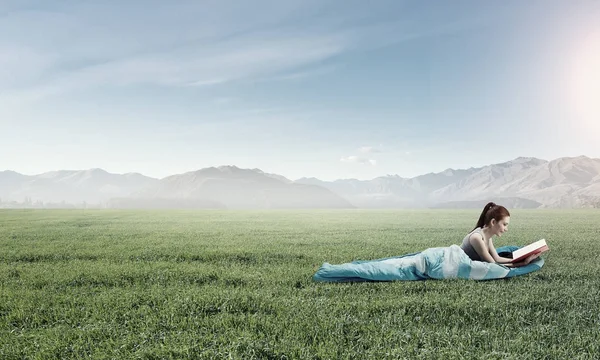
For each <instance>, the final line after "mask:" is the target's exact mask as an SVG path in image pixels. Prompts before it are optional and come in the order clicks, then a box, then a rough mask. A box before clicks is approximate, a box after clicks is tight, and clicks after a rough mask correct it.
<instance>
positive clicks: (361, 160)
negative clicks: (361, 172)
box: [340, 155, 377, 166]
mask: <svg viewBox="0 0 600 360" xmlns="http://www.w3.org/2000/svg"><path fill="white" fill-rule="evenodd" d="M340 161H341V162H345V163H355V164H365V165H371V166H375V165H377V161H376V160H374V159H369V158H366V157H363V156H356V155H351V156H344V157H342V158H341V159H340Z"/></svg>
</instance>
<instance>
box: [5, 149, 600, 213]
mask: <svg viewBox="0 0 600 360" xmlns="http://www.w3.org/2000/svg"><path fill="white" fill-rule="evenodd" d="M40 201H41V202H44V203H52V204H56V203H61V202H62V203H70V204H75V205H78V206H81V204H83V203H87V204H98V205H99V206H102V207H116V208H239V209H253V208H256V209H268V208H277V209H281V208H352V207H358V208H422V207H431V208H478V207H482V206H483V204H485V203H487V202H488V201H496V202H498V203H502V204H506V205H507V206H509V207H511V208H539V207H552V208H572V207H600V159H593V158H589V157H586V156H579V157H563V158H559V159H555V160H552V161H546V160H541V159H537V158H531V157H519V158H516V159H514V160H511V161H507V162H504V163H499V164H492V165H487V166H483V167H479V168H469V169H459V170H455V169H446V170H444V171H442V172H439V173H428V174H424V175H420V176H416V177H413V178H403V177H400V176H398V175H386V176H381V177H377V178H374V179H372V180H357V179H339V180H335V181H322V180H319V179H316V178H301V179H297V180H295V181H292V180H290V179H287V178H285V177H284V176H281V175H278V174H269V173H265V172H263V171H262V170H260V169H240V168H238V167H236V166H220V167H210V168H204V169H200V170H197V171H191V172H187V173H184V174H177V175H172V176H168V177H165V178H163V179H154V178H150V177H147V176H144V175H142V174H139V173H128V174H111V173H108V172H106V171H104V170H102V169H89V170H61V171H53V172H47V173H43V174H39V175H22V174H19V173H16V172H14V171H1V172H0V207H2V206H3V204H4V205H6V204H9V205H10V206H20V205H19V204H25V205H27V204H31V203H36V202H40Z"/></svg>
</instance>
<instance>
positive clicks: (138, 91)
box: [0, 0, 600, 180]
mask: <svg viewBox="0 0 600 360" xmlns="http://www.w3.org/2000/svg"><path fill="white" fill-rule="evenodd" d="M598 19H600V2H599V1H577V0H575V1H552V0H544V1H475V0H473V1H399V0H395V1H385V0H378V1H374V2H369V3H367V2H365V1H325V0H319V1H312V0H301V1H300V0H289V1H260V0H259V1H252V2H249V1H224V0H219V1H185V0H181V1H176V2H166V1H127V0H123V1H97V2H89V1H88V2H83V1H67V0H64V1H50V0H44V1H33V0H32V1H27V0H8V1H7V0H4V1H2V2H0V137H1V139H2V141H0V153H1V154H3V155H2V156H0V170H8V169H10V170H14V171H18V172H21V173H25V174H38V173H42V172H45V171H51V170H58V169H89V168H103V169H105V170H107V171H110V172H115V173H125V172H140V173H143V174H145V175H148V176H153V177H158V178H160V177H164V176H167V175H171V174H176V173H183V172H186V171H192V170H197V169H200V168H204V167H209V166H219V165H236V166H238V167H242V168H260V169H261V170H263V171H265V172H271V173H278V174H281V175H284V176H287V177H289V178H291V179H296V178H299V177H303V176H306V177H312V176H314V177H318V178H320V179H323V180H333V179H338V178H358V179H372V178H374V177H377V176H382V175H387V174H397V175H400V176H404V177H412V176H416V175H420V174H424V173H427V172H438V171H443V170H444V169H446V168H468V167H471V166H482V165H486V164H490V163H497V162H503V161H507V160H511V159H513V158H516V157H519V156H534V157H539V158H542V159H547V160H552V159H555V158H558V157H563V156H578V155H587V156H590V157H600V143H599V142H598V141H597V138H598V135H600V125H599V124H600V106H599V105H598V104H600V95H598V94H600V85H599V84H600V21H598Z"/></svg>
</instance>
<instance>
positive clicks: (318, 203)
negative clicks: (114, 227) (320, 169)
mask: <svg viewBox="0 0 600 360" xmlns="http://www.w3.org/2000/svg"><path fill="white" fill-rule="evenodd" d="M134 196H135V197H140V198H157V199H159V198H161V199H165V198H166V199H203V200H208V201H212V202H214V203H216V204H222V205H224V206H225V207H227V208H242V209H244V208H247V209H251V208H259V209H263V208H267V209H269V208H352V207H354V206H353V205H352V204H351V203H350V202H348V201H347V200H345V199H343V198H342V197H340V196H338V195H336V194H334V193H333V192H331V191H329V190H328V189H325V188H323V187H320V186H314V185H306V184H296V183H293V182H291V181H290V180H288V179H286V178H284V177H282V176H273V175H272V174H265V173H263V172H262V171H260V170H256V169H255V170H249V169H240V168H238V167H235V166H221V167H218V168H215V167H211V168H206V169H202V170H198V171H192V172H188V173H185V174H181V175H173V176H168V177H166V178H164V179H162V180H160V181H159V182H158V183H157V184H155V185H154V186H152V187H150V188H148V189H146V190H144V191H141V192H139V193H136V194H134Z"/></svg>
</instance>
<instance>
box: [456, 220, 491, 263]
mask: <svg viewBox="0 0 600 360" xmlns="http://www.w3.org/2000/svg"><path fill="white" fill-rule="evenodd" d="M473 233H480V234H481V236H482V237H484V238H485V236H483V234H482V233H481V228H477V229H475V230H473V231H471V232H470V233H468V234H467V236H465V238H464V239H463V241H462V244H460V248H461V249H463V251H464V252H465V254H467V255H468V256H469V258H471V260H475V261H483V259H482V258H481V257H480V256H479V254H478V253H477V251H475V248H473V245H471V243H470V242H469V237H470V236H471V234H473Z"/></svg>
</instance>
